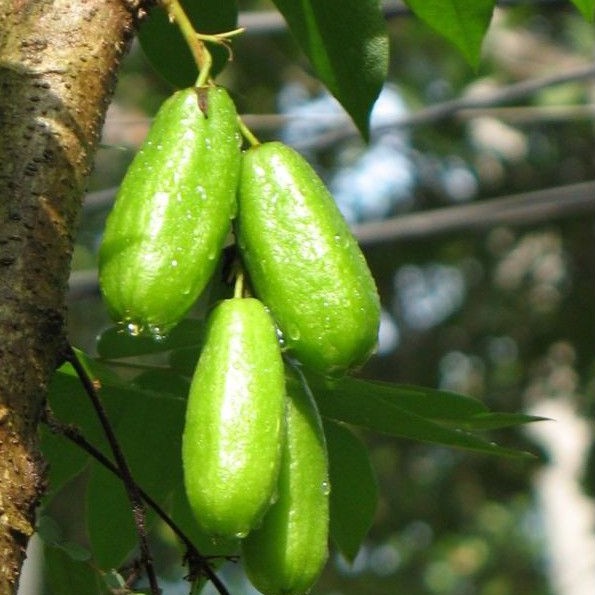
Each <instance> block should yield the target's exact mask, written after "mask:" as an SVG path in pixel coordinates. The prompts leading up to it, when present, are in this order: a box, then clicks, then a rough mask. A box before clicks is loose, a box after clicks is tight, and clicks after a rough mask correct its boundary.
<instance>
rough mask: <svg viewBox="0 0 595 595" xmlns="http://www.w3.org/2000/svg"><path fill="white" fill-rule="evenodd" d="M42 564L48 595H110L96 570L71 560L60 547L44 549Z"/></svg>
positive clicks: (83, 563) (84, 563) (85, 563)
mask: <svg viewBox="0 0 595 595" xmlns="http://www.w3.org/2000/svg"><path fill="white" fill-rule="evenodd" d="M43 563H44V574H45V583H46V587H47V588H48V591H47V592H48V595H109V594H110V590H109V589H108V588H107V586H106V585H105V583H104V581H103V578H102V576H101V574H100V573H99V572H98V571H97V570H95V569H94V568H93V567H92V566H91V565H89V564H88V563H87V562H81V561H77V560H75V559H73V558H72V556H70V555H69V553H68V552H67V551H65V550H64V549H62V548H60V547H46V548H45V549H44V554H43ZM44 592H46V591H44Z"/></svg>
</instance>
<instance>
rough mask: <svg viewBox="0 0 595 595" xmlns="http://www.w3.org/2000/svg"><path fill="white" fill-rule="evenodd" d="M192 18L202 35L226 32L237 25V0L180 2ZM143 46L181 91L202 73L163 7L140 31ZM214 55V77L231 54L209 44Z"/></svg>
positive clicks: (155, 11) (155, 8) (152, 13)
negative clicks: (199, 72) (199, 71)
mask: <svg viewBox="0 0 595 595" xmlns="http://www.w3.org/2000/svg"><path fill="white" fill-rule="evenodd" d="M180 3H181V4H182V6H183V8H184V10H185V12H186V14H187V15H188V18H189V19H190V21H191V22H192V24H193V25H194V28H195V29H196V30H197V31H198V32H199V33H223V32H225V31H230V30H232V29H235V28H236V26H237V18H238V7H237V3H236V1H235V0H225V1H224V2H221V0H200V2H197V1H191V0H180ZM138 36H139V39H140V43H141V46H142V48H143V50H144V52H145V54H146V55H147V58H148V59H149V61H150V62H151V64H152V65H153V67H154V68H155V70H157V72H158V73H159V74H160V75H161V76H162V77H163V78H165V79H166V80H167V81H169V82H170V83H171V84H172V85H174V86H175V87H178V88H183V87H189V86H191V85H193V84H194V83H195V82H196V79H197V77H198V70H197V67H196V63H195V62H194V59H193V57H192V54H191V52H190V50H189V49H188V46H187V45H186V42H185V41H184V38H183V37H182V34H181V33H180V31H179V29H178V27H177V26H176V25H175V24H172V23H170V22H169V19H168V17H167V15H166V13H165V11H164V10H163V9H162V8H161V7H160V6H155V7H154V8H153V9H151V11H150V13H149V17H148V18H147V19H146V20H145V21H144V22H143V24H142V25H141V27H140V30H139V34H138ZM209 51H210V52H211V54H212V56H213V68H212V71H211V72H212V75H213V76H215V75H217V74H218V73H219V72H220V71H221V70H222V69H223V68H224V67H225V65H226V64H227V62H228V59H229V55H228V52H227V50H226V49H225V48H224V47H221V46H213V45H212V44H209Z"/></svg>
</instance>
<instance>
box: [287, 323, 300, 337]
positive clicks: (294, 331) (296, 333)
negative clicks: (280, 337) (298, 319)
mask: <svg viewBox="0 0 595 595" xmlns="http://www.w3.org/2000/svg"><path fill="white" fill-rule="evenodd" d="M287 336H288V337H289V339H290V340H291V341H299V339H300V337H301V336H302V334H301V333H300V329H299V328H298V327H297V326H296V325H295V324H290V325H289V326H288V327H287Z"/></svg>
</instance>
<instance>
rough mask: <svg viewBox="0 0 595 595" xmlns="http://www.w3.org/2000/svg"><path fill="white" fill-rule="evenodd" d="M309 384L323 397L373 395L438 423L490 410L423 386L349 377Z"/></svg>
mask: <svg viewBox="0 0 595 595" xmlns="http://www.w3.org/2000/svg"><path fill="white" fill-rule="evenodd" d="M308 383H309V384H310V386H311V387H312V390H314V391H315V392H316V394H318V395H321V396H322V395H325V394H329V393H333V394H340V395H342V396H343V397H355V398H357V396H358V395H362V394H364V395H373V396H374V397H377V398H378V399H380V400H386V401H387V402H390V403H392V404H394V405H396V406H398V407H399V408H401V409H406V410H407V411H409V412H410V413H415V414H416V415H420V416H422V417H426V418H429V419H433V420H436V421H455V422H457V421H458V422H462V421H467V420H469V419H471V418H472V417H473V416H475V415H478V414H480V413H486V412H487V407H486V406H485V405H484V404H483V403H482V402H481V401H478V400H477V399H474V398H472V397H468V396H466V395H460V394H458V393H453V392H450V391H443V390H436V389H432V388H426V387H423V386H411V385H406V384H395V383H391V382H381V381H378V380H361V379H358V378H352V377H350V376H345V377H343V378H341V379H339V380H333V381H330V382H329V381H327V380H326V379H324V378H322V377H320V376H314V375H308Z"/></svg>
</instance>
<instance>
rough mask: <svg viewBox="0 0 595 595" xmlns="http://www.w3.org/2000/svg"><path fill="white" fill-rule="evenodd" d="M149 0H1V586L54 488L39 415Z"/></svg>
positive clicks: (15, 568) (13, 579)
mask: <svg viewBox="0 0 595 595" xmlns="http://www.w3.org/2000/svg"><path fill="white" fill-rule="evenodd" d="M140 4H141V0H0V595H9V594H12V593H14V592H15V590H16V585H17V582H18V576H19V571H20V568H21V564H22V562H23V559H24V555H25V548H26V545H27V541H28V539H29V537H30V535H31V534H32V532H33V527H34V513H35V508H36V506H37V504H38V502H39V498H40V496H41V495H42V494H43V491H44V465H43V462H42V459H41V456H40V454H39V450H38V440H37V423H38V420H39V417H40V411H41V408H42V406H43V403H44V399H45V395H46V389H47V386H48V382H49V379H50V377H51V375H52V372H53V371H54V369H55V367H56V365H57V364H58V363H59V362H60V358H61V353H63V347H64V344H65V334H64V296H65V292H66V285H67V280H68V274H69V268H70V257H71V252H72V245H73V239H74V235H75V226H76V222H77V218H78V213H79V210H80V206H81V199H82V196H83V192H84V189H85V183H86V179H87V175H88V173H89V169H90V166H91V161H92V157H93V154H94V151H95V148H96V145H97V142H98V139H99V134H100V130H101V125H102V123H103V118H104V114H105V110H106V107H107V104H108V101H109V98H110V96H111V92H112V90H113V87H114V82H115V76H114V75H115V72H116V69H117V67H118V65H119V62H120V60H121V58H122V56H123V54H124V53H125V51H126V49H127V47H128V42H129V40H130V39H131V36H132V32H133V29H134V25H135V21H136V19H137V17H138V14H139V9H140Z"/></svg>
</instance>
